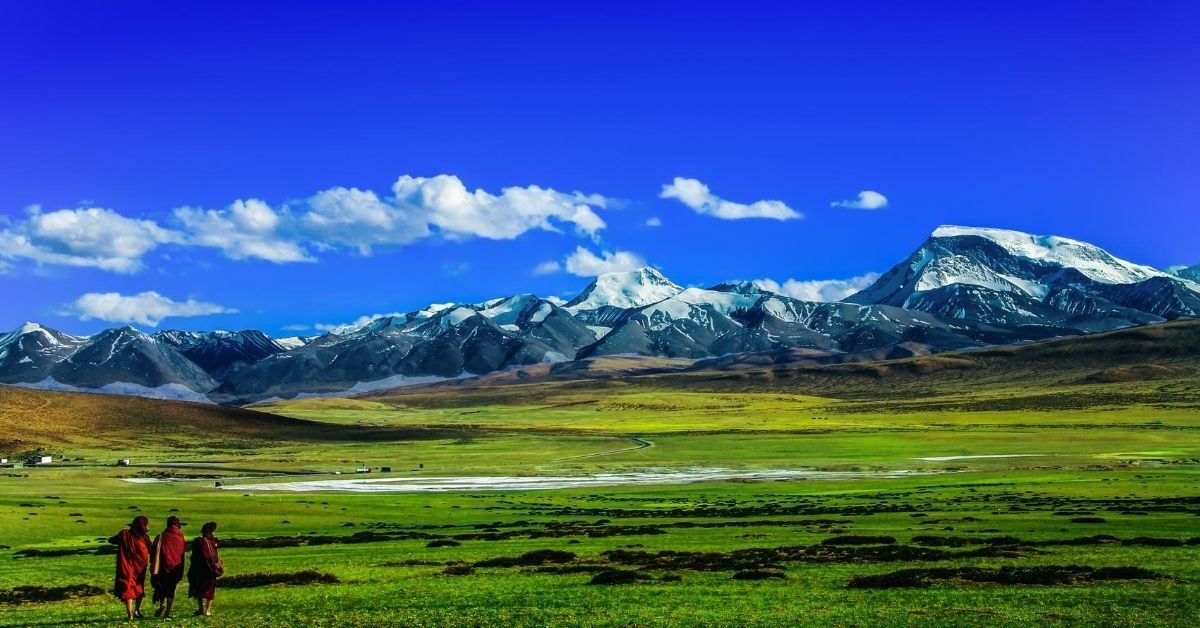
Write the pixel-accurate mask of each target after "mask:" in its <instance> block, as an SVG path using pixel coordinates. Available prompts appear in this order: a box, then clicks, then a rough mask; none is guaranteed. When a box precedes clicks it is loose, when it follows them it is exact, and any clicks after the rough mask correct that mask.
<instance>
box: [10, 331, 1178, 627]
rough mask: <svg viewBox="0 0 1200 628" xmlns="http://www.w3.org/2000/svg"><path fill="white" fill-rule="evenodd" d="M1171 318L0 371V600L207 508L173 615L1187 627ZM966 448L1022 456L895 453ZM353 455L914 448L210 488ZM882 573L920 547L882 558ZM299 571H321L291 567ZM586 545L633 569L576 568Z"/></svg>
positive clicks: (313, 471)
mask: <svg viewBox="0 0 1200 628" xmlns="http://www.w3.org/2000/svg"><path fill="white" fill-rule="evenodd" d="M1198 330H1200V327H1197V326H1196V325H1194V324H1173V325H1170V326H1157V327H1156V328H1153V329H1143V330H1129V331H1126V332H1119V333H1117V334H1114V335H1105V336H1097V337H1093V338H1089V339H1072V340H1067V341H1059V342H1056V343H1046V344H1042V345H1030V346H1026V347H1019V348H1006V349H999V350H987V351H982V352H970V353H965V354H955V355H948V356H931V357H928V358H917V359H914V360H905V361H897V362H889V363H884V364H863V365H853V364H851V365H837V366H818V367H811V366H782V367H771V368H768V369H763V370H751V371H738V372H733V373H730V372H707V373H691V372H689V373H670V374H655V375H646V376H622V377H620V378H610V379H596V380H584V381H570V382H567V381H541V382H531V383H526V384H513V385H505V386H488V385H470V384H467V385H463V384H455V385H446V386H435V387H428V388H423V389H414V390H403V391H394V392H390V393H386V394H380V395H374V396H370V397H365V398H357V399H309V400H304V401H294V402H281V403H278V404H272V405H269V406H261V407H257V408H254V409H222V408H202V407H198V406H191V405H186V404H170V403H165V402H149V401H144V400H136V401H128V400H121V401H119V402H114V401H113V399H114V398H107V397H99V396H95V395H70V394H62V393H58V394H55V393H39V392H34V391H15V390H14V389H8V388H4V387H0V429H2V430H3V431H2V432H0V440H7V442H8V443H9V445H8V446H9V447H12V448H29V447H34V446H44V447H47V448H49V449H50V450H52V451H54V452H55V454H56V455H57V456H59V457H61V458H65V460H64V461H63V462H62V464H60V465H57V466H54V467H48V468H35V469H3V470H0V545H3V546H4V547H0V566H2V568H0V626H25V625H58V624H71V623H92V622H96V623H103V622H109V621H115V620H117V619H119V618H120V617H121V613H122V611H121V609H120V608H119V604H118V603H117V602H116V601H114V600H113V599H111V597H109V596H105V595H103V594H91V595H87V594H86V593H87V592H86V591H84V593H85V594H84V595H82V596H80V597H75V598H73V599H67V600H62V601H53V602H36V601H35V602H27V603H12V602H5V601H4V600H5V599H6V598H5V597H2V596H3V595H4V594H5V592H9V591H12V590H14V589H15V588H17V587H21V586H26V585H40V586H46V587H63V586H74V585H93V586H98V587H101V588H107V587H108V586H109V581H110V579H111V571H112V560H113V558H112V556H111V555H107V554H105V553H103V550H102V549H101V550H100V551H99V553H98V552H97V549H98V548H102V547H103V542H102V541H101V539H103V538H107V537H108V536H109V535H111V534H113V533H114V532H115V531H116V530H118V529H120V528H121V527H122V526H123V525H124V524H125V523H127V522H128V520H129V519H130V518H131V517H132V516H133V515H135V514H146V515H148V516H150V517H151V519H152V520H153V522H154V527H155V528H157V527H158V526H159V525H161V520H162V519H163V518H164V517H165V516H167V515H168V514H171V513H172V512H173V511H178V514H179V515H180V516H182V517H183V519H184V520H185V521H187V522H189V523H190V524H191V525H190V526H189V527H187V528H185V532H189V533H194V532H195V531H196V530H198V528H199V524H200V523H202V522H203V521H206V520H209V519H215V520H217V521H219V522H220V526H221V527H220V529H219V530H218V536H220V537H221V538H222V539H224V540H225V542H226V546H225V549H224V550H223V554H224V558H225V561H226V564H227V566H228V571H229V576H228V577H229V580H228V581H227V583H228V584H229V585H230V586H227V587H225V588H224V589H222V590H220V591H219V592H218V599H217V604H216V607H215V610H216V615H215V616H214V617H212V618H209V619H207V620H194V619H193V618H191V617H190V616H188V615H189V613H180V614H179V617H178V618H177V619H176V621H175V622H174V623H175V624H178V625H231V626H247V625H251V626H252V625H363V626H368V625H370V626H375V625H395V626H422V625H455V626H461V625H530V626H534V625H546V624H551V625H587V626H598V625H622V626H624V625H646V626H653V625H763V626H773V625H814V626H816V625H821V626H825V625H856V626H857V625H914V626H915V625H920V626H939V625H946V626H949V625H964V624H967V625H1013V626H1015V625H1028V624H1031V623H1040V624H1046V625H1080V624H1084V625H1089V624H1090V625H1122V624H1124V625H1180V626H1182V625H1193V623H1194V618H1195V617H1196V616H1197V613H1200V576H1198V575H1197V574H1196V566H1197V565H1198V564H1200V369H1198V368H1197V366H1200V365H1198V364H1197V357H1196V356H1197V355H1200V344H1197V343H1196V337H1197V336H1196V334H1197V331H1198ZM114 404H115V405H114ZM987 455H992V456H996V455H1023V456H1026V457H1010V458H960V459H951V460H922V459H921V458H939V457H941V458H944V457H957V456H987ZM119 457H130V458H132V459H133V461H134V465H135V466H132V467H116V466H114V465H113V462H114V461H115V460H116V459H117V458H119ZM360 464H367V465H369V466H372V467H379V466H391V467H392V469H393V473H391V474H372V477H380V475H382V476H384V477H401V476H403V477H419V476H430V477H435V476H469V475H487V476H498V475H509V476H535V475H554V474H557V475H564V474H588V473H597V472H614V471H637V470H644V469H661V468H668V469H669V468H675V469H686V468H692V467H722V468H729V469H742V470H773V469H798V468H808V469H818V470H828V471H847V470H857V471H897V470H905V471H914V472H924V473H925V474H922V475H909V476H904V477H894V478H883V477H876V478H867V479H854V480H847V479H807V480H790V481H725V482H705V483H694V484H678V485H658V486H606V487H600V488H591V489H586V490H585V489H560V490H548V491H532V490H525V491H518V490H499V491H481V492H459V493H454V492H448V493H419V494H418V493H345V492H315V493H289V492H273V491H227V490H219V489H217V488H215V487H214V482H216V481H225V482H237V481H239V480H236V479H235V478H245V477H254V478H256V479H254V480H253V482H255V483H262V482H288V481H294V480H298V479H305V480H307V479H330V478H337V477H343V478H344V477H348V476H334V475H331V474H332V473H333V472H335V471H342V472H348V471H351V470H352V469H353V468H354V467H356V466H358V465H360ZM294 474H304V475H299V476H297V475H294ZM130 477H141V478H158V479H168V480H174V481H170V482H164V483H153V484H134V483H130V482H126V481H123V480H124V479H127V478H130ZM838 537H851V538H850V539H849V541H846V542H850V543H857V544H851V545H841V544H836V543H838V541H836V539H837V538H838ZM879 537H888V538H879ZM831 539H834V541H833V543H835V544H830V541H831ZM431 545H433V546H431ZM539 550H554V552H553V553H536V552H538V551H539ZM531 552H534V553H532V554H531ZM1068 567H1078V568H1095V569H1101V571H1089V570H1086V569H1074V570H1068V569H1066V568H1068ZM1102 568H1114V569H1111V570H1107V571H1106V570H1103V569H1102ZM1129 568H1139V569H1140V570H1144V571H1136V570H1132V569H1129ZM911 569H917V570H924V571H920V572H917V573H916V574H915V575H913V574H909V580H905V575H904V574H901V575H888V574H893V573H894V572H898V571H901V570H911ZM305 570H316V571H319V572H322V573H323V574H328V575H331V576H333V577H335V578H336V579H337V580H338V581H339V582H338V583H315V582H314V583H307V584H305V583H303V578H302V577H301V576H296V575H295V574H296V573H298V572H302V571H305ZM972 570H974V571H972ZM609 571H615V572H617V573H618V575H617V576H615V577H624V578H633V579H634V581H633V582H631V583H628V584H616V585H607V586H606V585H593V584H589V582H590V581H591V580H592V579H593V577H599V576H597V574H599V573H601V572H609ZM1064 573H1069V575H1065V576H1064V575H1063V574H1064ZM249 574H275V575H282V576H287V575H289V574H291V575H292V577H294V578H297V579H298V580H297V583H294V584H286V585H280V584H274V585H272V584H267V583H266V582H265V581H260V580H261V579H259V578H257V577H250V576H249ZM735 574H739V575H737V576H736V577H735ZM755 575H757V576H760V577H762V576H765V578H763V579H740V578H749V577H753V576H755ZM863 576H884V577H882V578H880V579H878V580H874V581H872V580H861V579H858V578H861V577H863ZM1131 576H1132V577H1131ZM913 578H915V579H913ZM989 579H991V580H998V582H981V581H979V580H989ZM903 583H907V584H908V585H911V586H898V584H903ZM852 584H855V585H861V586H851V585H852ZM181 595H182V591H181ZM187 609H189V607H188V606H187V605H184V606H182V607H181V609H180V610H181V611H185V610H187ZM147 622H148V623H162V624H163V625H166V622H155V621H154V620H146V622H143V623H147Z"/></svg>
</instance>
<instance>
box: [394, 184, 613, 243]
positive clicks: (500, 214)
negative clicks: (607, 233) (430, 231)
mask: <svg viewBox="0 0 1200 628" xmlns="http://www.w3.org/2000/svg"><path fill="white" fill-rule="evenodd" d="M392 192H393V193H394V194H395V195H396V196H395V199H396V204H397V205H398V206H402V207H409V208H412V210H413V211H420V212H424V213H426V214H427V215H428V217H429V222H430V224H432V225H434V226H436V227H438V228H439V229H441V230H442V232H443V233H445V234H447V235H448V236H450V237H456V236H457V237H463V236H465V237H470V236H477V237H481V238H489V239H492V240H511V239H513V238H515V237H517V236H519V235H521V234H523V233H525V232H527V231H530V230H532V229H543V230H546V231H557V230H558V228H557V225H559V224H563V225H567V224H569V225H574V227H575V230H576V231H577V232H579V233H582V234H587V235H595V234H596V233H597V232H598V231H600V230H601V229H603V228H604V227H605V224H604V221H603V220H602V219H601V218H600V216H598V215H596V213H595V212H594V211H592V206H597V207H604V204H605V200H604V197H602V196H599V195H596V194H592V195H584V194H582V193H580V192H576V193H574V194H563V193H562V192H556V191H554V190H552V189H549V188H540V187H538V186H536V185H531V186H529V187H523V188H522V187H508V188H504V189H502V190H501V191H500V194H499V195H494V194H491V193H488V192H486V191H484V190H475V191H474V192H471V191H469V190H467V187H466V186H465V185H463V182H462V181H461V180H459V178H458V177H455V176H451V175H445V174H443V175H438V176H435V177H429V178H425V177H410V176H408V175H404V176H402V177H400V178H399V179H397V180H396V183H394V184H393V185H392Z"/></svg>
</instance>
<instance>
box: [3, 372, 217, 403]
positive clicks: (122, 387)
mask: <svg viewBox="0 0 1200 628" xmlns="http://www.w3.org/2000/svg"><path fill="white" fill-rule="evenodd" d="M13 385H14V386H20V387H22V388H37V389H40V390H59V391H66V392H85V393H101V394H105V395H125V396H128V397H146V398H148V399H165V400H168V401H192V402H195V403H208V404H211V403H212V400H210V399H209V398H208V397H207V396H205V395H204V393H201V392H196V391H194V390H192V389H191V388H188V387H187V386H184V385H183V384H163V385H162V386H157V387H154V388H151V387H149V386H143V385H141V384H132V383H129V382H113V383H111V384H105V385H103V386H100V387H98V388H82V387H79V386H72V385H70V384H64V383H62V382H59V381H58V380H56V379H54V378H53V377H47V378H46V379H43V380H42V381H40V382H34V383H23V384H13Z"/></svg>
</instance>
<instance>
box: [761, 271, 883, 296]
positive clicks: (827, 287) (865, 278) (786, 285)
mask: <svg viewBox="0 0 1200 628" xmlns="http://www.w3.org/2000/svg"><path fill="white" fill-rule="evenodd" d="M877 279H879V273H867V274H865V275H859V276H857V277H851V278H849V279H815V280H807V281H800V280H796V279H788V280H787V281H785V282H783V283H782V284H781V283H779V282H778V281H775V280H773V279H755V280H754V285H756V286H758V287H759V288H762V289H763V290H770V291H771V292H774V293H776V294H782V295H784V296H787V297H792V298H795V299H801V300H803V301H819V302H823V303H824V302H830V301H841V300H843V299H845V298H846V297H849V296H850V295H852V294H854V293H856V292H858V291H860V290H862V289H864V288H866V287H868V286H870V285H871V284H873V283H875V280H877Z"/></svg>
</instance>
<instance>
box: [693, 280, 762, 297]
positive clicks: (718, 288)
mask: <svg viewBox="0 0 1200 628" xmlns="http://www.w3.org/2000/svg"><path fill="white" fill-rule="evenodd" d="M709 290H711V291H713V292H732V293H734V294H745V295H758V296H762V295H769V294H775V293H774V292H771V291H770V290H764V289H763V288H762V287H761V286H759V285H758V284H756V283H754V282H753V281H726V282H722V283H719V284H717V285H715V286H713V287H711V288H709Z"/></svg>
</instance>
